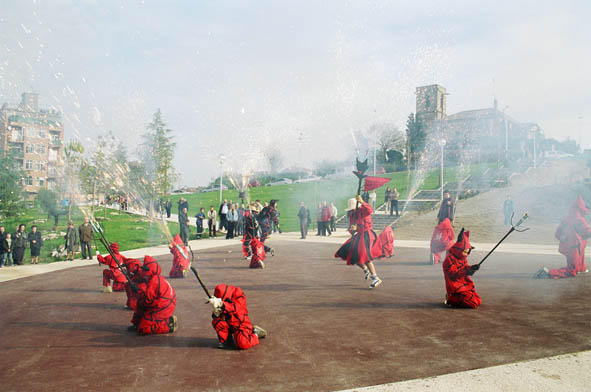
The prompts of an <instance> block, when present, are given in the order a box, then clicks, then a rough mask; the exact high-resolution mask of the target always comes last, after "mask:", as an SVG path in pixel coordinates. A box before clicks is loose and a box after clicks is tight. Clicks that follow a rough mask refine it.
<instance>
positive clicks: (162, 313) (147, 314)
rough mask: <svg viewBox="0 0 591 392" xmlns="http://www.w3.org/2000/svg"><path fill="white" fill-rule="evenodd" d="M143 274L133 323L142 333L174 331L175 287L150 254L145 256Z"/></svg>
mask: <svg viewBox="0 0 591 392" xmlns="http://www.w3.org/2000/svg"><path fill="white" fill-rule="evenodd" d="M141 276H142V280H143V283H140V284H139V285H138V291H137V294H138V297H137V298H138V299H137V310H136V311H135V313H134V314H133V318H132V319H131V322H132V324H133V325H135V327H136V329H137V331H138V333H139V334H140V335H150V334H158V333H169V332H173V326H172V315H173V313H174V309H175V307H176V293H175V291H174V289H173V288H172V286H171V285H170V283H168V281H167V280H166V279H164V277H163V276H162V269H161V268H160V265H158V263H157V262H156V261H155V260H154V259H153V258H152V257H150V256H145V257H144V265H143V266H142V268H141Z"/></svg>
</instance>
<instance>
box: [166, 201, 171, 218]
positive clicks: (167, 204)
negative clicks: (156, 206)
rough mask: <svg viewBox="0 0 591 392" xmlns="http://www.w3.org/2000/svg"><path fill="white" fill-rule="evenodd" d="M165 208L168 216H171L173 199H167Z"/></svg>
mask: <svg viewBox="0 0 591 392" xmlns="http://www.w3.org/2000/svg"><path fill="white" fill-rule="evenodd" d="M164 208H165V209H166V217H167V218H170V214H171V212H172V201H170V199H168V200H166V204H165V205H164Z"/></svg>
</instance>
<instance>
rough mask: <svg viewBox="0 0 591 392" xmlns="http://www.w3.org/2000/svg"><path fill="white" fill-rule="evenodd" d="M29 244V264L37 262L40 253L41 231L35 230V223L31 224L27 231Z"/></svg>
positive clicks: (41, 244)
mask: <svg viewBox="0 0 591 392" xmlns="http://www.w3.org/2000/svg"><path fill="white" fill-rule="evenodd" d="M28 239H29V246H30V248H31V264H39V255H40V254H41V247H42V246H43V238H41V233H40V232H39V231H37V225H33V226H31V232H30V233H29V238H28Z"/></svg>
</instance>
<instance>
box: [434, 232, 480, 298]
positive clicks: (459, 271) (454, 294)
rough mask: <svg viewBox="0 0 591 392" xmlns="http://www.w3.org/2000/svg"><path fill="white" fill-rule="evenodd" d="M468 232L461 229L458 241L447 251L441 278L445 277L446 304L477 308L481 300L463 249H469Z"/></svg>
mask: <svg viewBox="0 0 591 392" xmlns="http://www.w3.org/2000/svg"><path fill="white" fill-rule="evenodd" d="M471 248H472V247H471V246H470V232H469V231H466V232H464V230H463V229H462V231H461V232H460V234H459V235H458V241H457V242H456V243H455V244H453V246H452V247H451V248H450V249H449V250H448V251H447V256H446V257H445V261H444V262H443V276H444V277H445V290H446V291H447V296H446V303H447V304H448V305H451V306H457V307H467V308H477V307H478V306H479V305H480V304H481V303H482V300H481V299H480V296H479V295H478V293H477V292H476V289H475V288H474V282H473V281H472V279H471V278H470V275H471V274H472V273H473V272H471V271H470V270H471V267H470V266H469V265H468V255H466V254H465V253H464V250H465V249H471Z"/></svg>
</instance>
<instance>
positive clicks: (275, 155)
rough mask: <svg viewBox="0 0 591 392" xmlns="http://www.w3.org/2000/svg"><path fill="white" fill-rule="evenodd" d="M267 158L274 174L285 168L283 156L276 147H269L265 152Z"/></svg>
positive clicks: (270, 169)
mask: <svg viewBox="0 0 591 392" xmlns="http://www.w3.org/2000/svg"><path fill="white" fill-rule="evenodd" d="M265 158H266V159H267V163H268V164H269V171H270V172H271V173H273V174H274V173H277V172H279V169H281V166H283V156H282V155H281V151H279V150H278V149H277V147H276V146H274V147H269V148H268V149H267V151H265Z"/></svg>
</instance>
